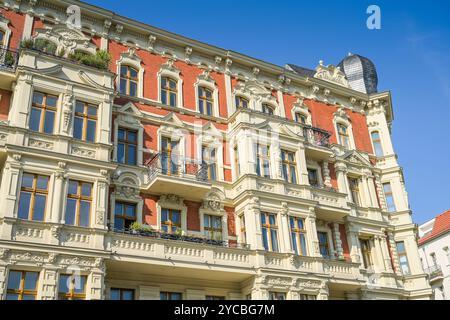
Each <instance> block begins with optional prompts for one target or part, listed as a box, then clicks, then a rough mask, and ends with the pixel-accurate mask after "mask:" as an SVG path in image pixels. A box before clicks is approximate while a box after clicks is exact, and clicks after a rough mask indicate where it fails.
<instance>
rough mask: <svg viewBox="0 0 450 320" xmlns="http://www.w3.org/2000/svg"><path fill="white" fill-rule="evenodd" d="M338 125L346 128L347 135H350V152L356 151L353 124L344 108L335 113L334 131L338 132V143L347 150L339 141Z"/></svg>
mask: <svg viewBox="0 0 450 320" xmlns="http://www.w3.org/2000/svg"><path fill="white" fill-rule="evenodd" d="M338 124H340V125H343V126H345V127H347V134H348V140H349V146H348V149H349V150H355V149H356V147H355V139H354V137H353V128H352V123H351V121H350V117H349V116H348V115H347V113H346V112H345V110H344V109H343V108H339V109H338V111H336V112H335V113H334V118H333V125H334V130H335V132H336V140H337V143H338V144H339V145H340V146H342V147H343V148H345V147H344V146H343V145H342V144H341V142H340V139H339V131H338Z"/></svg>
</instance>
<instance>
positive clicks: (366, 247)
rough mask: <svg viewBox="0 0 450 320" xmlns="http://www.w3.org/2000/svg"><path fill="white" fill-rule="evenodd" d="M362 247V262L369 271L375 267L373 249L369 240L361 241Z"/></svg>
mask: <svg viewBox="0 0 450 320" xmlns="http://www.w3.org/2000/svg"><path fill="white" fill-rule="evenodd" d="M359 243H360V245H361V254H362V260H363V263H364V268H366V269H368V268H370V267H372V266H373V262H372V248H371V246H370V240H369V239H359Z"/></svg>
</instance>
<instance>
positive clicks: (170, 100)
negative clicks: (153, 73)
mask: <svg viewBox="0 0 450 320" xmlns="http://www.w3.org/2000/svg"><path fill="white" fill-rule="evenodd" d="M177 91H178V90H177V81H176V80H174V79H171V78H168V77H162V78H161V103H162V104H167V105H169V106H171V107H176V106H177V93H178V92H177Z"/></svg>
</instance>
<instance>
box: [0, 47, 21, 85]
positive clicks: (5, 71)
mask: <svg viewBox="0 0 450 320" xmlns="http://www.w3.org/2000/svg"><path fill="white" fill-rule="evenodd" d="M18 60H19V54H18V52H17V51H16V50H12V49H8V48H5V47H2V46H0V75H1V76H0V88H2V89H7V90H10V89H11V82H12V81H13V80H14V79H15V71H16V68H17V62H18Z"/></svg>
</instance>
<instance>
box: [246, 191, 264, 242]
mask: <svg viewBox="0 0 450 320" xmlns="http://www.w3.org/2000/svg"><path fill="white" fill-rule="evenodd" d="M245 229H246V235H247V243H248V244H249V245H250V247H251V249H253V250H263V249H264V248H263V244H262V239H261V236H262V233H261V218H260V207H259V199H258V197H253V198H252V199H251V200H250V202H249V204H248V205H247V208H246V209H245Z"/></svg>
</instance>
